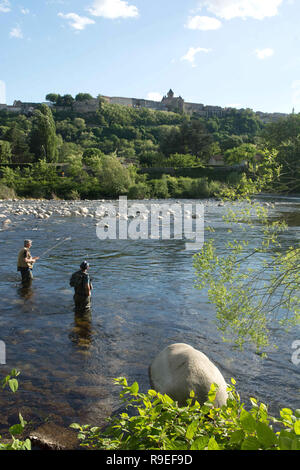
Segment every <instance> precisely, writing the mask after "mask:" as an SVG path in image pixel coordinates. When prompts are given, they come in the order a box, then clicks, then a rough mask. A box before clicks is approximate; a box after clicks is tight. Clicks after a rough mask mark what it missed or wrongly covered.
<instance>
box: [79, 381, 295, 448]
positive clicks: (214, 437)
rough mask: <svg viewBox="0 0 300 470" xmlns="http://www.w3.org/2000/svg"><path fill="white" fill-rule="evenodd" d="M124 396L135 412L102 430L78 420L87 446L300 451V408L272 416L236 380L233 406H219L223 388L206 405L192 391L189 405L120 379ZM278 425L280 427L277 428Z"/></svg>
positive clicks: (230, 389)
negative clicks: (240, 389) (247, 405)
mask: <svg viewBox="0 0 300 470" xmlns="http://www.w3.org/2000/svg"><path fill="white" fill-rule="evenodd" d="M115 383H116V384H118V385H121V386H122V391H121V393H120V398H121V399H122V401H123V402H124V403H125V405H126V411H127V409H128V411H129V410H131V412H128V413H127V412H123V413H121V414H120V415H118V416H115V417H111V418H108V420H107V421H108V426H107V427H106V428H105V429H104V430H103V429H102V428H99V427H96V426H89V425H83V426H82V425H80V424H77V423H74V424H72V425H71V427H72V428H73V429H76V430H78V438H79V439H80V440H81V445H82V446H83V447H88V448H92V449H102V450H300V410H296V411H295V412H293V411H292V410H290V409H289V408H283V409H282V410H280V417H279V418H274V417H272V416H270V415H269V413H268V409H267V406H266V405H265V404H263V403H258V401H257V400H256V399H255V398H251V399H250V401H251V409H250V410H249V411H247V410H246V408H245V405H244V403H242V402H241V399H240V396H239V394H238V393H237V391H236V389H235V381H234V379H231V384H230V385H229V386H228V393H229V398H228V400H227V404H226V405H225V406H222V407H221V408H215V407H214V405H213V403H214V400H215V397H216V391H217V388H216V386H215V385H214V384H213V385H212V387H211V390H210V392H209V394H208V400H207V402H205V403H204V404H203V405H201V404H200V403H199V402H198V401H197V400H196V399H195V395H194V393H193V392H192V393H191V395H190V399H189V400H187V404H186V406H184V407H179V406H178V404H177V403H176V402H174V401H173V400H172V399H171V398H170V397H169V396H167V395H162V394H160V393H158V392H156V391H155V390H148V392H147V393H140V392H139V385H138V383H137V382H134V383H133V384H132V385H130V386H129V385H128V384H127V380H126V379H125V378H124V377H120V378H118V379H115ZM275 427H276V428H277V430H275Z"/></svg>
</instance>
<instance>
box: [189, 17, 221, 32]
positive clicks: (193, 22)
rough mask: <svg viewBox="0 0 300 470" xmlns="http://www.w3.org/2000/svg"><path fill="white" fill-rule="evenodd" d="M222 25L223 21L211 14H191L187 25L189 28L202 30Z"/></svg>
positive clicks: (217, 27)
mask: <svg viewBox="0 0 300 470" xmlns="http://www.w3.org/2000/svg"><path fill="white" fill-rule="evenodd" d="M221 26H222V23H221V21H219V20H217V18H212V17H210V16H191V17H190V18H189V19H188V22H187V24H186V27H187V28H189V29H200V30H202V31H208V30H210V29H219V28H220V27H221Z"/></svg>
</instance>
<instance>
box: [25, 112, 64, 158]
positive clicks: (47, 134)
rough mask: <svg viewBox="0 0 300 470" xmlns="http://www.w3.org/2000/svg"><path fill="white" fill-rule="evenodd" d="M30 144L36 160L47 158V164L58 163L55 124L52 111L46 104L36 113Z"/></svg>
mask: <svg viewBox="0 0 300 470" xmlns="http://www.w3.org/2000/svg"><path fill="white" fill-rule="evenodd" d="M30 144H31V151H32V152H33V153H34V155H35V157H36V160H39V159H41V158H45V159H46V161H47V162H56V161H57V159H58V152H57V138H56V127H55V122H54V119H53V115H52V111H51V109H50V108H49V107H48V106H46V105H44V104H42V105H41V106H40V107H39V109H37V110H36V111H35V112H34V118H33V127H32V131H31V135H30Z"/></svg>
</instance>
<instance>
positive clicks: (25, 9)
mask: <svg viewBox="0 0 300 470" xmlns="http://www.w3.org/2000/svg"><path fill="white" fill-rule="evenodd" d="M21 13H23V15H28V14H29V9H28V8H22V7H21Z"/></svg>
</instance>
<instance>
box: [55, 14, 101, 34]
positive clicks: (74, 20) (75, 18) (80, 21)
mask: <svg viewBox="0 0 300 470" xmlns="http://www.w3.org/2000/svg"><path fill="white" fill-rule="evenodd" d="M58 16H60V17H61V18H64V19H65V20H69V24H70V26H71V27H72V28H74V29H76V30H77V31H82V30H83V29H84V28H85V27H86V26H87V25H89V24H94V23H95V21H94V20H92V19H91V18H87V17H86V16H79V15H77V13H67V14H64V13H58Z"/></svg>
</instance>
